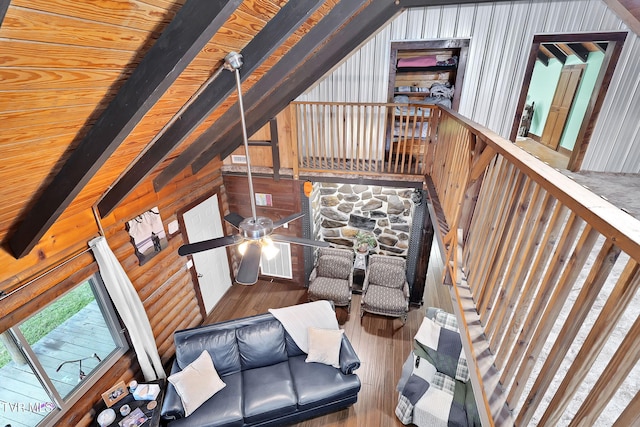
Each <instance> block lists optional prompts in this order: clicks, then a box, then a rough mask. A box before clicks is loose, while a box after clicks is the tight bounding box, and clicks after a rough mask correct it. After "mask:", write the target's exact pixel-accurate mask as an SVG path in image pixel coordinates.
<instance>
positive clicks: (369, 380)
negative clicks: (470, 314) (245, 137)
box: [206, 251, 452, 427]
mask: <svg viewBox="0 0 640 427" xmlns="http://www.w3.org/2000/svg"><path fill="white" fill-rule="evenodd" d="M441 275H442V260H441V258H440V255H439V253H438V252H437V251H432V258H431V262H430V265H429V270H428V273H427V285H426V290H425V294H424V305H423V306H422V307H410V310H409V317H408V320H407V323H406V324H405V325H404V326H403V325H402V321H401V320H400V319H394V318H390V317H383V316H376V315H372V314H369V313H367V314H365V316H364V318H362V321H361V319H360V314H359V310H360V295H353V300H352V303H351V304H352V308H351V313H349V314H348V313H347V311H346V309H343V308H340V307H338V308H337V310H336V314H337V317H338V323H339V324H340V327H341V328H342V329H344V330H345V333H346V335H347V337H349V340H350V341H351V343H352V345H353V347H354V349H355V350H356V352H357V353H358V356H359V357H360V360H361V362H362V364H361V366H360V369H358V370H357V371H356V373H357V375H358V376H359V377H360V381H361V383H362V389H361V390H360V394H359V395H358V402H356V404H354V405H353V406H351V407H349V408H347V409H344V410H342V411H338V412H334V413H331V414H327V415H324V416H322V417H317V418H313V419H311V420H307V421H304V422H301V423H299V424H296V425H297V426H301V427H317V426H348V427H354V426H362V427H365V426H367V427H369V426H402V425H403V424H402V423H400V421H398V419H397V418H396V416H395V413H394V411H395V406H396V402H397V392H396V384H397V382H398V380H399V378H400V373H401V369H402V364H403V363H404V361H405V359H406V358H407V356H408V355H409V353H410V352H411V349H412V346H413V336H414V335H415V333H416V332H417V330H418V328H419V327H420V324H421V322H422V318H423V317H424V312H425V308H426V307H428V306H438V307H442V308H444V309H446V310H447V311H449V312H452V306H451V299H450V296H449V292H448V288H447V287H445V286H444V285H440V284H438V283H439V281H440V278H441ZM306 301H307V290H306V288H304V287H300V286H297V285H295V284H283V283H277V282H267V281H259V282H258V283H256V284H255V285H253V286H242V285H238V284H234V285H233V286H232V287H231V289H230V290H229V291H228V292H227V294H226V295H225V296H224V297H223V302H222V303H220V304H219V305H218V306H216V308H215V309H214V310H213V311H212V312H211V314H210V315H209V316H208V317H207V319H206V323H214V322H219V321H223V320H229V319H234V318H239V317H244V316H251V315H254V314H259V313H264V312H266V311H267V310H268V309H269V308H279V307H286V306H290V305H294V304H300V303H304V302H306Z"/></svg>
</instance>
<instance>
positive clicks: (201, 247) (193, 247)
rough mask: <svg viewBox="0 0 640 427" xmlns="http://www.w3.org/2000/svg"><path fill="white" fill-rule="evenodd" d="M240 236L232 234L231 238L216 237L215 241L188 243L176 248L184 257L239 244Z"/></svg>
mask: <svg viewBox="0 0 640 427" xmlns="http://www.w3.org/2000/svg"><path fill="white" fill-rule="evenodd" d="M242 240H243V239H242V236H240V235H239V234H234V235H232V236H224V237H217V238H215V239H210V240H203V241H202V242H196V243H189V244H186V245H182V246H180V247H179V248H178V254H179V255H182V256H185V255H190V254H194V253H196V252H202V251H208V250H209V249H215V248H221V247H223V246H229V245H233V244H235V243H239V242H241V241H242Z"/></svg>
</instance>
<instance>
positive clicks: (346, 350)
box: [340, 335, 360, 375]
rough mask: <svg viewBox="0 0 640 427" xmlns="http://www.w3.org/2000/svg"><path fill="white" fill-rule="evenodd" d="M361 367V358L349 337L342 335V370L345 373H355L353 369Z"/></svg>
mask: <svg viewBox="0 0 640 427" xmlns="http://www.w3.org/2000/svg"><path fill="white" fill-rule="evenodd" d="M359 367H360V358H358V355H357V354H356V351H355V350H354V349H353V347H352V346H351V342H349V339H348V338H347V337H346V336H345V335H343V336H342V347H340V371H341V372H342V373H343V374H345V375H350V374H353V371H355V370H356V369H358V368H359Z"/></svg>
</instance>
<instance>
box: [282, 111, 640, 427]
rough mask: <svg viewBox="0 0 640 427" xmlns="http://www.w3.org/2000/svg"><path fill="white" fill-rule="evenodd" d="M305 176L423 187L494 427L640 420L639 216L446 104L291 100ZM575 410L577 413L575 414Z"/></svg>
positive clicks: (446, 281)
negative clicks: (633, 379)
mask: <svg viewBox="0 0 640 427" xmlns="http://www.w3.org/2000/svg"><path fill="white" fill-rule="evenodd" d="M291 117H292V118H291V123H292V126H291V128H292V133H293V134H294V138H296V139H297V148H293V149H294V150H296V151H297V153H296V155H297V159H298V162H297V165H294V167H293V168H294V171H293V173H294V175H296V176H298V175H299V176H305V177H313V176H314V175H317V176H325V175H327V174H328V175H334V176H341V177H349V176H358V177H368V178H371V179H376V177H377V178H378V179H384V180H390V179H391V180H398V181H400V180H412V181H415V180H418V181H421V182H423V183H424V184H423V185H424V189H426V190H427V192H428V195H429V209H430V213H431V216H432V220H433V222H434V227H435V229H436V235H437V241H438V244H439V247H440V250H441V252H442V255H443V258H444V260H445V273H444V275H443V278H442V283H443V286H447V287H448V289H449V291H450V294H451V295H452V298H453V300H454V311H455V312H456V315H457V317H458V321H459V324H460V325H462V333H461V335H462V337H463V341H464V342H463V345H464V348H465V351H466V354H467V358H468V360H469V362H470V364H471V365H470V366H471V371H472V381H473V385H474V390H475V392H476V400H477V403H478V406H479V409H480V412H481V413H482V414H483V417H484V419H483V422H484V423H486V425H500V426H504V425H529V424H531V423H535V424H537V425H556V424H557V423H558V421H559V419H560V417H561V416H562V414H563V413H564V412H565V409H566V408H567V407H568V406H569V404H570V403H571V401H572V399H573V397H574V395H575V393H583V394H584V395H586V396H587V397H586V398H585V399H584V402H583V403H582V405H581V406H580V407H579V408H577V410H576V411H574V414H573V419H572V421H571V424H570V425H598V419H599V417H600V415H601V414H602V413H603V412H604V411H605V410H607V411H615V412H616V414H620V415H619V417H618V419H617V423H616V425H631V424H633V423H634V420H636V417H637V414H638V413H640V395H638V394H636V395H635V396H633V395H632V393H628V390H629V389H634V388H633V387H635V385H632V386H631V387H629V385H628V384H627V383H626V382H625V381H628V380H627V378H628V377H630V374H632V372H633V371H634V369H635V368H636V364H637V361H638V359H639V358H640V317H638V311H637V308H636V307H635V306H636V305H637V304H634V303H632V302H633V301H634V297H636V294H637V290H638V287H639V286H640V265H639V263H640V221H638V220H637V219H636V218H634V217H632V216H631V215H629V214H628V213H626V212H624V211H623V210H621V209H619V208H617V207H616V206H614V205H613V204H611V203H609V202H607V201H606V200H604V199H603V198H601V197H599V196H597V195H595V194H593V193H592V192H591V191H589V190H588V189H586V188H585V187H583V186H581V185H579V184H578V183H576V182H575V181H573V180H572V179H570V178H569V177H567V176H565V175H563V174H562V173H560V172H559V171H557V170H555V169H553V168H551V167H549V166H548V165H546V164H545V163H543V162H542V161H540V160H538V159H536V158H534V157H533V156H531V155H529V154H527V153H526V152H524V151H523V150H521V149H520V148H518V147H516V146H515V145H514V144H513V143H511V142H510V141H508V140H506V139H504V138H502V137H500V136H499V135H497V134H495V133H494V132H492V131H490V130H488V129H486V128H484V127H482V126H480V125H478V124H476V123H473V122H471V121H470V120H468V119H466V118H464V117H462V116H461V115H459V114H457V113H455V112H453V111H451V110H448V109H443V108H438V107H435V106H431V107H425V106H415V105H398V104H347V103H301V102H296V103H292V106H291ZM565 415H566V414H565Z"/></svg>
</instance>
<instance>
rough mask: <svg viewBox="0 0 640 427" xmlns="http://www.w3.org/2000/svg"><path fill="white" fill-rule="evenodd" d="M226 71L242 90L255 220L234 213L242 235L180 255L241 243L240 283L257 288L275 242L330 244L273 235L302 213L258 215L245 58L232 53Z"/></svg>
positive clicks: (185, 247)
mask: <svg viewBox="0 0 640 427" xmlns="http://www.w3.org/2000/svg"><path fill="white" fill-rule="evenodd" d="M223 67H224V69H226V70H229V71H232V72H234V73H235V76H236V88H237V91H238V107H239V110H240V121H241V124H242V138H243V141H244V149H245V155H246V157H247V179H248V181H249V195H250V200H251V217H249V218H244V217H242V215H239V214H237V213H230V214H229V215H227V216H225V217H224V219H225V221H227V222H228V223H229V224H231V225H233V226H234V227H235V228H237V229H238V231H239V233H238V234H234V235H231V236H224V237H218V238H215V239H210V240H205V241H202V242H196V243H190V244H187V245H183V246H180V248H179V249H178V253H179V254H180V255H183V256H184V255H189V254H193V253H196V252H202V251H206V250H209V249H215V248H220V247H225V246H231V245H236V244H240V246H239V247H238V250H239V251H240V252H241V255H242V260H241V261H240V265H239V266H238V272H237V274H236V282H238V283H240V284H241V285H253V284H254V283H256V282H257V281H258V269H259V267H260V259H261V258H262V255H263V254H264V256H265V257H266V258H273V257H274V256H275V255H277V248H276V247H275V245H274V244H273V241H278V242H289V243H296V244H299V245H307V246H317V247H328V246H329V244H328V243H327V242H322V241H318V240H310V239H304V238H300V237H296V236H285V235H280V234H273V230H275V229H276V228H278V227H281V226H283V225H285V224H287V223H289V222H291V221H293V220H295V219H298V218H300V217H301V216H303V214H302V213H295V214H293V215H290V216H288V217H286V218H282V219H279V220H277V221H275V222H274V221H273V220H271V219H270V218H267V217H264V216H258V215H257V213H256V199H255V194H254V191H253V178H252V176H251V158H250V156H249V138H248V135H247V125H246V122H245V116H244V106H243V104H242V87H241V82H240V67H242V55H240V54H239V53H237V52H230V53H229V54H227V56H226V57H225V58H224V65H223Z"/></svg>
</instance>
